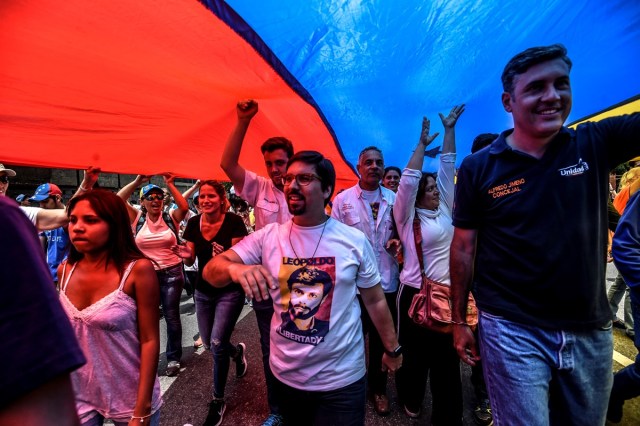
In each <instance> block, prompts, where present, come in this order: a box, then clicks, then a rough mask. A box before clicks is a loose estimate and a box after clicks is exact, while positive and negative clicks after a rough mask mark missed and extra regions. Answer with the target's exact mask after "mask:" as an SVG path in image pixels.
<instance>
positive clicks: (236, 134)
mask: <svg viewBox="0 0 640 426" xmlns="http://www.w3.org/2000/svg"><path fill="white" fill-rule="evenodd" d="M236 112H237V113H238V121H237V122H236V126H235V127H234V128H233V130H232V131H231V134H230V135H229V139H228V140H227V144H226V145H225V146H224V151H223V152H222V159H221V160H220V167H222V170H224V172H225V173H226V174H227V176H228V177H229V179H230V180H231V182H232V183H233V186H234V187H235V188H236V192H238V193H242V189H243V187H244V175H245V169H244V167H242V166H241V165H240V163H239V162H238V161H239V159H240V151H241V150H242V143H243V142H244V137H245V135H246V134H247V129H248V128H249V124H250V123H251V119H252V118H253V116H254V115H256V114H257V113H258V103H257V102H256V101H254V100H253V99H247V100H243V101H240V102H238V105H236Z"/></svg>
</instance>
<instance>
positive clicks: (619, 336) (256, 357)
mask: <svg viewBox="0 0 640 426" xmlns="http://www.w3.org/2000/svg"><path fill="white" fill-rule="evenodd" d="M616 273H617V272H616V270H615V267H614V266H613V265H612V264H610V265H609V267H608V270H607V287H608V286H610V285H611V283H612V282H613V280H614V279H615V276H616ZM180 311H181V318H182V325H183V336H182V346H183V363H182V369H181V372H180V374H179V375H178V376H177V377H167V376H166V375H165V374H164V370H165V368H166V357H165V356H164V353H162V354H161V359H160V365H159V375H160V382H161V385H162V390H163V399H164V405H163V408H162V412H161V425H162V426H183V425H194V426H200V425H202V423H203V422H204V420H205V417H206V415H207V407H208V403H209V401H210V398H211V383H212V356H211V353H210V352H208V351H204V350H203V349H198V350H195V349H194V348H193V341H194V340H195V338H196V336H197V324H196V317H195V307H194V304H193V300H192V299H191V298H189V297H188V296H187V295H186V293H183V297H182V302H181V309H180ZM619 317H620V318H622V304H621V306H620V312H619ZM160 330H161V334H162V335H161V346H160V348H161V351H164V347H165V342H166V336H165V334H164V333H165V324H164V320H161V324H160ZM232 341H233V342H234V343H238V342H244V343H245V344H246V345H247V360H248V363H249V370H248V372H247V375H246V376H245V377H243V378H241V379H236V378H235V375H234V367H233V365H232V366H231V370H230V374H229V380H228V382H227V388H226V395H225V400H226V402H227V410H226V413H225V419H224V422H223V424H224V425H235V426H240V425H242V426H252V425H261V424H262V421H263V420H264V419H265V417H266V416H267V414H268V409H267V404H266V392H265V384H264V374H263V373H262V364H261V359H260V357H261V354H260V343H259V336H258V330H257V326H256V320H255V315H254V313H253V311H252V309H251V308H250V307H248V306H245V309H244V310H243V313H242V315H241V317H240V320H239V321H238V324H237V326H236V329H235V331H234V334H233V336H232ZM614 351H615V352H614V360H612V362H613V368H614V371H617V370H619V369H620V368H622V367H623V366H624V365H628V363H631V362H633V359H634V358H635V354H636V353H637V351H636V349H635V347H634V346H633V342H632V341H631V339H630V338H629V337H627V336H626V335H625V334H624V331H623V330H620V329H614ZM461 371H462V381H463V397H464V418H465V423H464V424H465V426H467V425H469V426H471V425H475V424H476V423H475V422H474V420H473V408H474V397H473V390H472V387H471V383H470V379H469V377H470V369H469V367H468V366H466V365H463V366H462V367H461ZM388 391H389V397H390V400H391V402H392V406H391V409H392V413H391V415H389V416H387V417H379V416H378V415H376V414H375V412H374V411H373V408H372V407H371V404H370V403H368V408H367V417H366V421H365V423H366V425H368V426H369V425H370V426H382V425H425V424H429V418H430V413H431V397H430V394H429V392H428V391H427V396H426V398H425V402H424V404H423V407H422V415H421V417H420V418H419V419H417V420H411V419H409V418H408V417H407V416H406V415H405V414H404V412H403V411H402V408H401V407H400V406H399V405H398V403H397V401H396V394H395V384H394V383H393V378H392V377H391V378H390V381H389V384H388ZM619 424H620V425H623V426H637V425H640V398H636V399H634V400H632V401H627V403H626V404H625V410H624V418H623V421H622V422H621V423H619Z"/></svg>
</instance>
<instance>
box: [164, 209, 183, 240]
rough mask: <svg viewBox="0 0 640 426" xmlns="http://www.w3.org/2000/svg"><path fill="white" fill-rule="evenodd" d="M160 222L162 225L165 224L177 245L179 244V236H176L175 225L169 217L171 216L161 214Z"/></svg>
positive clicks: (165, 213)
mask: <svg viewBox="0 0 640 426" xmlns="http://www.w3.org/2000/svg"><path fill="white" fill-rule="evenodd" d="M162 220H164V223H166V224H167V226H168V227H169V229H171V231H172V232H173V234H174V235H175V236H176V241H177V242H178V244H180V236H179V235H178V230H177V229H176V224H175V223H174V222H173V218H172V217H171V215H170V214H169V213H167V212H162Z"/></svg>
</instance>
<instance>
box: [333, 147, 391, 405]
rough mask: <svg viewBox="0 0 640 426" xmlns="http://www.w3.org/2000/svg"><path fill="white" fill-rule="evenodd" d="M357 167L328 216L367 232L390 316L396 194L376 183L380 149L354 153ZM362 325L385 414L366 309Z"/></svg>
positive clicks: (372, 383)
mask: <svg viewBox="0 0 640 426" xmlns="http://www.w3.org/2000/svg"><path fill="white" fill-rule="evenodd" d="M357 169H358V174H359V175H360V180H359V181H358V183H357V184H355V185H354V186H352V187H351V188H348V189H346V190H344V191H342V192H341V193H340V194H338V195H336V198H335V199H334V200H333V208H332V210H331V217H333V218H335V219H337V220H339V221H340V222H342V223H344V224H346V225H349V226H352V227H354V228H356V229H359V230H360V231H362V232H363V233H364V234H365V235H366V236H367V239H368V240H369V242H370V243H371V246H372V247H373V252H374V253H375V256H376V263H377V265H378V270H379V271H380V275H381V281H380V284H381V285H382V291H384V294H385V299H386V301H387V305H388V306H389V309H390V311H391V313H392V316H393V317H395V316H396V315H395V312H396V308H395V306H396V296H397V294H398V275H399V272H398V261H397V259H396V255H397V251H398V246H399V244H400V242H399V240H398V239H397V237H395V238H394V233H395V227H394V225H393V213H392V212H393V204H394V203H395V200H396V194H395V192H393V191H391V190H390V189H387V188H385V187H383V186H382V185H380V180H381V179H382V175H383V173H384V159H383V157H382V151H380V149H378V148H376V147H375V146H368V147H366V148H364V149H363V150H362V151H361V152H360V155H359V156H358V165H357ZM362 328H363V330H364V332H365V334H366V333H369V346H368V348H369V357H368V359H369V368H368V376H367V386H368V387H369V390H370V394H371V398H372V402H373V407H374V409H375V411H376V413H378V414H379V415H381V416H386V415H388V414H389V412H390V410H389V405H390V404H389V399H388V398H387V374H386V373H384V372H383V371H382V368H381V365H380V361H381V357H382V353H383V352H384V347H383V346H382V342H381V340H380V336H378V334H377V333H376V331H375V329H373V327H372V326H371V319H370V318H369V316H368V315H367V312H366V310H363V312H362Z"/></svg>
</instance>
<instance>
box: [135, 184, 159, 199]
mask: <svg viewBox="0 0 640 426" xmlns="http://www.w3.org/2000/svg"><path fill="white" fill-rule="evenodd" d="M151 191H158V192H160V193H161V194H162V195H164V191H163V190H162V188H160V187H159V186H158V185H154V184H152V183H150V184H148V185H145V186H143V187H142V188H141V189H140V198H142V197H146V196H147V194H149V192H151Z"/></svg>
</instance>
